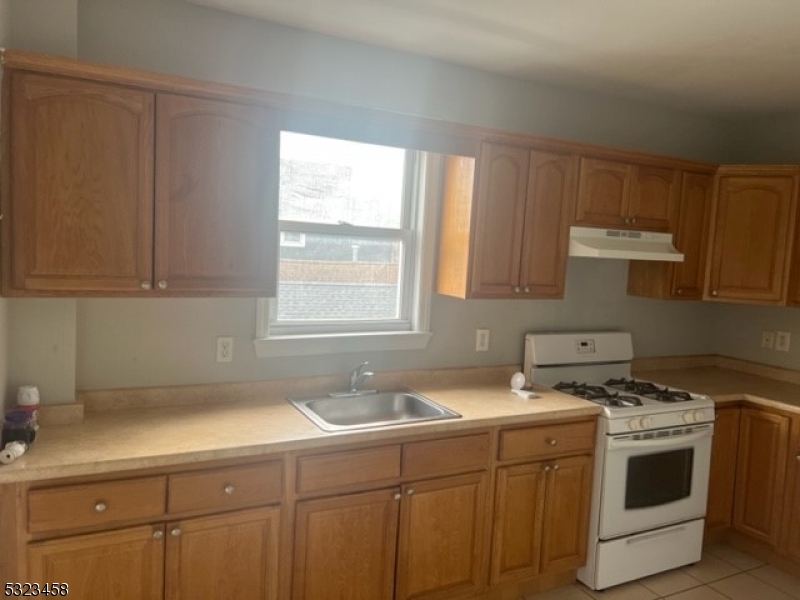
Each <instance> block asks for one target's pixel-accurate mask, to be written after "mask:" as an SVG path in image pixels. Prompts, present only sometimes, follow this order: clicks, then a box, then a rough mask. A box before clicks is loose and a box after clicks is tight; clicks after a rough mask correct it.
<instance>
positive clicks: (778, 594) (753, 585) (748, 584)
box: [709, 573, 793, 600]
mask: <svg viewBox="0 0 800 600" xmlns="http://www.w3.org/2000/svg"><path fill="white" fill-rule="evenodd" d="M709 585H710V586H711V587H712V588H714V589H715V590H717V591H718V592H721V593H722V594H724V595H726V596H727V597H728V598H730V599H731V600H793V599H792V597H791V596H789V595H788V594H784V593H783V592H782V591H780V590H779V589H777V588H774V587H772V586H771V585H769V584H768V583H765V582H763V581H761V580H760V579H757V578H755V577H753V576H752V575H750V574H749V573H739V574H738V575H734V576H733V577H728V578H727V579H720V580H719V581H715V582H714V583H711V584H709Z"/></svg>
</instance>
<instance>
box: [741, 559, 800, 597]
mask: <svg viewBox="0 0 800 600" xmlns="http://www.w3.org/2000/svg"><path fill="white" fill-rule="evenodd" d="M749 573H750V575H752V576H753V577H756V578H758V579H760V580H761V581H765V582H766V583H768V584H770V585H771V586H772V587H775V588H778V589H779V590H781V591H782V592H786V593H787V594H789V595H790V596H791V597H792V598H798V599H800V579H798V578H797V577H792V576H791V575H789V574H788V573H784V572H783V571H781V570H780V569H776V568H775V567H771V566H769V565H767V566H764V567H759V568H757V569H753V570H752V571H749Z"/></svg>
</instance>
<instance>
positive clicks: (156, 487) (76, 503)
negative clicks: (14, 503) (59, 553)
mask: <svg viewBox="0 0 800 600" xmlns="http://www.w3.org/2000/svg"><path fill="white" fill-rule="evenodd" d="M166 491H167V478H166V477H147V478H144V479H126V480H121V481H104V482H102V483H88V484H84V485H71V486H64V487H57V488H49V489H41V490H32V491H31V492H30V493H29V494H28V530H29V531H30V532H31V533H41V532H44V531H57V530H61V529H77V528H80V527H91V526H93V525H104V524H107V523H112V522H120V521H129V520H135V519H147V518H151V517H161V516H162V515H163V514H164V509H165V500H166Z"/></svg>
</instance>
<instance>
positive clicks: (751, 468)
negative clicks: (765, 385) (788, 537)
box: [733, 408, 790, 548]
mask: <svg viewBox="0 0 800 600" xmlns="http://www.w3.org/2000/svg"><path fill="white" fill-rule="evenodd" d="M789 425H790V419H789V417H788V416H786V415H784V414H781V413H777V412H772V411H768V410H760V409H755V408H743V409H742V411H741V420H740V425H739V453H738V460H737V466H736V493H735V496H734V506H733V527H734V529H736V530H737V531H740V532H742V533H745V534H747V535H749V536H751V537H753V538H755V539H758V540H761V541H763V542H766V543H767V544H769V545H771V546H773V547H776V548H777V546H778V543H779V541H780V534H781V517H782V514H781V513H782V508H783V494H784V475H785V471H786V459H787V454H788V449H789Z"/></svg>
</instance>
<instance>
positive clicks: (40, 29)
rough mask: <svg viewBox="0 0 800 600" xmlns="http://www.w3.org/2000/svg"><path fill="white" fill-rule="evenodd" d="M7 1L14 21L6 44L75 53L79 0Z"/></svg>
mask: <svg viewBox="0 0 800 600" xmlns="http://www.w3.org/2000/svg"><path fill="white" fill-rule="evenodd" d="M8 1H9V4H10V9H9V14H10V16H11V21H13V23H14V26H13V27H12V28H11V34H10V36H9V38H8V42H7V44H8V47H9V48H14V49H16V50H33V51H36V52H47V53H50V54H61V55H63V56H77V54H78V33H77V32H78V0H8Z"/></svg>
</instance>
